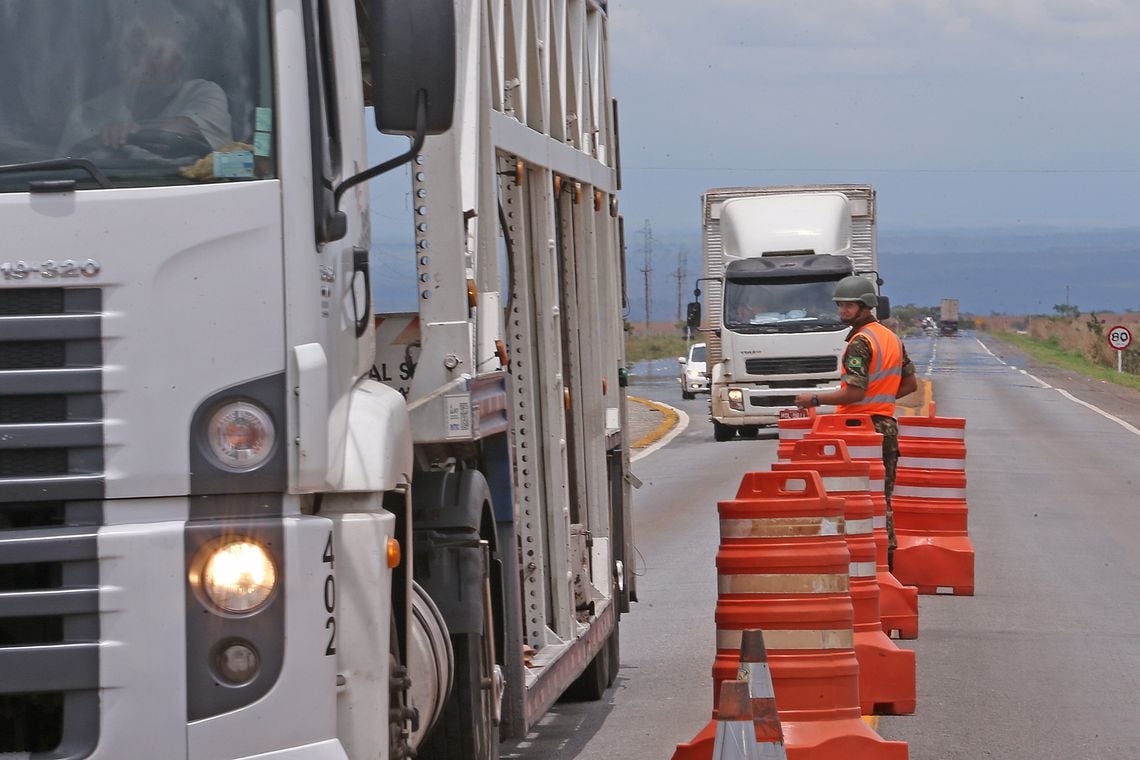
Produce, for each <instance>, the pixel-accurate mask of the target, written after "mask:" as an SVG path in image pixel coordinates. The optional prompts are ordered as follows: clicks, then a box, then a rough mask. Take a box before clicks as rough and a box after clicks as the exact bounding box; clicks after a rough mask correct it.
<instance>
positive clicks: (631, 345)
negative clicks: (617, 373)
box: [625, 335, 700, 363]
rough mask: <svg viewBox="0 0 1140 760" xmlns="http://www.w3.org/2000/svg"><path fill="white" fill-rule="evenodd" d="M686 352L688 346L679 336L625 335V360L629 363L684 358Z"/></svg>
mask: <svg viewBox="0 0 1140 760" xmlns="http://www.w3.org/2000/svg"><path fill="white" fill-rule="evenodd" d="M693 342H694V343H699V342H700V341H699V340H695V341H693ZM688 350H689V344H688V343H686V342H685V339H684V338H683V337H681V336H679V335H627V336H626V338H625V360H626V361H627V362H630V363H632V362H639V361H642V360H644V359H665V358H669V357H677V356H684V355H685V354H686V353H688Z"/></svg>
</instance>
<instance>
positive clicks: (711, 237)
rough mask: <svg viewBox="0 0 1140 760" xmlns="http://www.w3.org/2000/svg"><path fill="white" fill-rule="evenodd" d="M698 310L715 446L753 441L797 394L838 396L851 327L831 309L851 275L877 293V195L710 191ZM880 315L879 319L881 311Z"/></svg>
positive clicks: (694, 313) (692, 316)
mask: <svg viewBox="0 0 1140 760" xmlns="http://www.w3.org/2000/svg"><path fill="white" fill-rule="evenodd" d="M701 219H702V232H703V235H702V247H703V251H704V275H703V276H702V277H701V278H700V279H699V280H698V285H697V289H696V291H695V295H696V296H697V297H698V298H700V295H701V285H702V284H703V285H704V288H705V292H704V299H705V300H704V309H703V315H704V318H703V320H702V307H701V304H700V301H699V300H698V301H694V302H693V303H692V304H690V307H689V314H688V319H689V323H690V325H692V326H694V327H697V326H699V327H700V329H701V330H703V331H704V332H705V333H706V338H705V340H706V343H707V346H708V348H707V352H708V366H709V373H710V378H711V386H710V396H711V403H710V408H711V417H712V423H713V435H714V438H715V439H716V440H718V441H725V440H728V439H730V438H732V437H733V436H734V435H736V434H737V433H738V432H739V433H741V434H742V435H755V434H756V432H757V431H758V430H759V428H760V427H761V426H765V425H772V424H774V423H775V422H776V421H777V420H778V419H779V418H780V416H781V414H784V415H787V414H794V409H795V406H794V403H793V399H794V398H795V396H796V394H798V393H804V392H812V391H824V390H831V389H833V388H836V387H838V381H839V374H840V367H839V361H840V358H841V357H842V354H843V350H844V347H845V345H846V343H845V338H846V335H847V332H848V328H847V327H845V326H844V325H843V324H842V323H841V322H840V321H839V317H838V313H837V311H836V308H835V303H834V302H833V301H832V300H831V295H832V291H833V289H834V287H835V283H837V282H838V281H839V280H841V279H843V278H844V277H847V276H848V275H851V274H859V275H865V276H867V277H868V278H870V279H871V280H872V281H873V282H875V283H876V289H877V286H878V284H880V282H881V281H880V279H879V277H878V272H877V262H876V255H875V191H874V189H873V188H872V187H870V186H868V185H799V186H783V187H738V188H724V189H715V190H709V191H708V192H706V193H704V194H703V196H702V198H701ZM885 306H886V302H885V299H883V301H882V302H881V304H880V307H879V310H878V311H879V313H880V315H883V314H884V313H885V312H886V310H887V309H889V307H887V308H884V307H885Z"/></svg>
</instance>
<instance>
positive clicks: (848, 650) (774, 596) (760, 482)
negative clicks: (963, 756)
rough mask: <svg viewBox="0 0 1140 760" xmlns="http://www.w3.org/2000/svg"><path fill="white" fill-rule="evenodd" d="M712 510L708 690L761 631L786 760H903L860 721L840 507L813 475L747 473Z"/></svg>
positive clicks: (733, 671) (899, 749) (903, 752)
mask: <svg viewBox="0 0 1140 760" xmlns="http://www.w3.org/2000/svg"><path fill="white" fill-rule="evenodd" d="M717 507H718V511H719V512H720V535H721V543H720V550H719V551H718V552H717V561H716V564H717V572H718V597H717V605H716V615H715V617H716V626H717V652H716V659H715V661H714V664H713V680H714V683H716V684H717V685H718V686H717V688H719V684H720V683H721V682H722V681H726V680H731V679H733V678H735V677H736V675H737V674H738V672H739V670H738V666H739V660H740V648H741V642H742V638H743V633H744V631H746V630H749V629H754V628H758V629H761V630H763V631H764V640H765V643H766V646H767V649H768V662H769V666H770V669H771V674H772V685H773V689H774V692H775V696H776V704H777V707H778V708H779V715H780V720H781V722H782V726H783V731H784V740H785V746H786V748H787V753H788V757H789V758H791V759H792V760H809V758H810V760H831V759H832V758H834V759H835V760H839V759H840V758H849V757H860V758H890V760H895V759H896V758H906V757H907V747H906V744H905V743H902V742H885V741H883V739H882V738H881V737H880V736H879V735H878V734H876V733H875V732H874V731H872V730H871V729H870V728H869V727H868V726H867V724H866V723H864V722H863V721H862V718H861V712H860V704H859V663H858V661H857V660H856V657H855V650H854V610H853V608H852V603H851V594H850V587H849V580H848V572H849V567H850V562H851V554H850V552H849V551H848V549H847V542H846V540H845V539H844V537H843V526H844V520H843V509H844V505H843V500H842V499H839V498H835V497H831V496H828V495H827V494H826V493H825V491H824V489H823V482H822V480H821V479H820V475H819V473H818V472H815V471H814V470H791V471H788V472H751V473H748V474H747V475H745V476H744V479H743V481H742V482H741V484H740V489H739V490H738V492H737V497H736V499H733V500H730V501H722V502H720V503H719V504H718V505H717ZM716 693H717V692H716V690H715V689H714V694H716ZM714 707H715V705H714Z"/></svg>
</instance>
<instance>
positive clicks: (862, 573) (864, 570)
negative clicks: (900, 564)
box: [848, 562, 876, 578]
mask: <svg viewBox="0 0 1140 760" xmlns="http://www.w3.org/2000/svg"><path fill="white" fill-rule="evenodd" d="M875 568H876V565H875V563H874V562H852V563H851V568H850V570H848V574H849V575H850V576H851V577H852V578H870V577H871V576H872V575H874V574H875Z"/></svg>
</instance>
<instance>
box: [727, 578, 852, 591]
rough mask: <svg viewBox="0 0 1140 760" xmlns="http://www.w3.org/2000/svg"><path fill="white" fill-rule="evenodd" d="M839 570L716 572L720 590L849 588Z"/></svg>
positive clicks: (823, 589)
mask: <svg viewBox="0 0 1140 760" xmlns="http://www.w3.org/2000/svg"><path fill="white" fill-rule="evenodd" d="M850 588H851V587H850V584H849V583H848V580H847V575H846V574H841V573H749V574H747V575H743V574H742V575H718V576H717V591H718V592H720V593H721V594H838V593H840V592H843V591H849V590H850Z"/></svg>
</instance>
